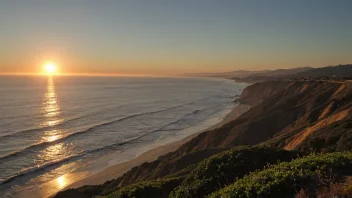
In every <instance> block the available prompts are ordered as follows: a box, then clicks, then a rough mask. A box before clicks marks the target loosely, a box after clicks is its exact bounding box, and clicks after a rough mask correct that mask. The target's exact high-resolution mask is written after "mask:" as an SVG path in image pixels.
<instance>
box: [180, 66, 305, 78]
mask: <svg viewBox="0 0 352 198" xmlns="http://www.w3.org/2000/svg"><path fill="white" fill-rule="evenodd" d="M310 69H312V68H311V67H298V68H292V69H277V70H260V71H247V70H237V71H231V72H223V73H188V74H184V76H190V77H216V78H229V79H247V78H256V77H265V78H268V79H269V78H270V77H279V76H286V75H294V74H297V73H300V72H304V71H308V70H310Z"/></svg>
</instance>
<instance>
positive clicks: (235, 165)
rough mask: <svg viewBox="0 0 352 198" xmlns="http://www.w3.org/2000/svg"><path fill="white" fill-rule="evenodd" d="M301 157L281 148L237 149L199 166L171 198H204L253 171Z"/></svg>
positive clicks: (173, 192)
mask: <svg viewBox="0 0 352 198" xmlns="http://www.w3.org/2000/svg"><path fill="white" fill-rule="evenodd" d="M297 156H298V153H297V152H294V151H286V150H282V149H278V148H270V147H249V146H241V147H235V148H233V149H230V150H228V151H225V152H222V153H219V154H217V155H214V156H212V157H210V158H208V159H206V160H203V161H202V162H200V163H198V164H197V166H196V168H195V169H194V170H193V171H192V172H191V173H190V174H188V175H187V176H186V179H185V180H184V181H183V182H182V184H181V185H180V186H179V187H177V188H176V189H175V190H174V191H172V192H171V194H170V197H180V198H187V197H204V196H206V195H208V194H210V193H212V192H214V191H216V190H217V189H221V188H223V187H224V186H225V185H228V184H231V183H233V182H234V181H235V180H236V179H237V178H239V177H243V176H244V175H246V174H248V173H250V172H252V171H255V170H257V169H262V168H263V167H264V166H266V165H268V164H276V163H278V162H280V161H281V162H282V161H291V160H292V159H293V158H296V157H297Z"/></svg>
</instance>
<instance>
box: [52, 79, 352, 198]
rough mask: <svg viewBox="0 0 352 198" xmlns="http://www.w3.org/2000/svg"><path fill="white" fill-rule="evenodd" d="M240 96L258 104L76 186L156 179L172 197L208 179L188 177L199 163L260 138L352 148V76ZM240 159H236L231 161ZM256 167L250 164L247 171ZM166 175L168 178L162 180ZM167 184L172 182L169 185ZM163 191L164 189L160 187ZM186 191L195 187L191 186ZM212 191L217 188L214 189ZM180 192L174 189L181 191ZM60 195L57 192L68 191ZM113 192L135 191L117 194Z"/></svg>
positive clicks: (277, 85) (262, 87)
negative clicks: (121, 170) (162, 151)
mask: <svg viewBox="0 0 352 198" xmlns="http://www.w3.org/2000/svg"><path fill="white" fill-rule="evenodd" d="M240 102H241V103H246V104H250V105H253V107H252V108H251V109H249V110H248V111H247V112H246V113H244V114H242V115H241V116H240V117H238V118H237V119H236V120H233V121H231V122H230V123H228V124H226V125H224V126H222V127H220V128H217V129H215V130H210V131H206V132H204V133H202V134H200V135H198V136H196V137H195V138H193V139H192V140H191V141H189V142H187V143H186V144H184V145H183V146H181V147H180V148H179V149H177V150H176V151H174V152H171V153H169V154H166V155H164V156H161V157H159V158H158V160H156V161H153V162H151V163H144V164H142V165H141V166H138V167H135V168H133V169H132V170H130V171H129V172H127V173H126V174H125V175H123V176H122V177H120V178H118V179H116V180H112V181H109V182H106V183H105V184H104V185H100V186H90V187H83V188H80V189H76V190H71V191H70V192H71V193H78V194H80V195H82V196H83V197H91V196H90V195H91V194H90V195H89V196H85V195H87V193H92V192H93V193H92V194H93V195H97V194H102V193H103V192H105V193H107V194H109V193H111V192H115V194H114V195H118V190H119V189H120V187H123V186H129V185H130V184H135V183H136V182H147V181H156V183H155V182H154V183H150V182H149V183H148V182H147V183H144V184H145V185H147V186H152V187H153V189H155V188H157V189H159V190H160V189H169V190H168V191H167V192H165V191H163V193H162V196H160V197H167V196H168V195H169V193H171V190H172V189H176V188H178V187H177V186H182V185H181V183H182V182H183V181H187V182H189V183H188V184H189V186H191V187H192V188H193V186H194V185H196V184H197V185H203V184H204V185H205V183H203V182H206V183H207V182H209V181H208V180H204V181H203V180H202V181H199V182H195V183H194V182H193V181H191V180H190V179H187V180H184V179H185V178H189V177H190V176H189V175H192V174H193V175H194V174H197V173H192V171H194V170H200V169H198V168H197V167H199V166H201V164H202V163H205V162H204V161H203V160H205V159H207V158H209V157H210V158H209V159H214V156H221V155H224V154H223V152H228V151H230V150H229V149H231V148H233V147H236V146H240V145H258V144H259V145H262V146H264V145H266V146H271V147H277V148H282V149H285V150H300V151H304V152H306V153H307V152H312V151H314V152H335V151H345V150H351V149H352V82H350V81H346V82H328V81H302V82H301V81H292V82H289V81H276V82H262V83H256V84H253V85H251V86H249V87H247V88H246V89H245V90H244V91H243V93H242V95H241V98H240ZM242 152H243V151H241V153H242ZM211 156H213V157H211ZM215 158H216V159H218V158H217V157H215ZM220 158H221V157H220ZM348 159H350V158H348ZM277 160H279V158H277ZM215 161H216V160H215ZM236 162H237V161H236ZM259 162H260V160H259V161H258V160H254V158H252V163H259ZM214 163H215V164H214V166H223V165H224V161H223V160H219V161H217V162H214ZM324 163H325V162H324ZM246 164H251V163H246ZM237 165H238V164H237V163H235V164H232V165H231V167H233V166H237ZM285 166H286V165H285ZM226 170H227V171H225V172H224V173H222V174H225V175H226V174H233V173H232V172H231V168H230V169H226ZM275 170H276V169H275ZM314 170H315V169H314ZM252 171H253V170H248V172H246V174H247V173H249V172H252ZM241 177H242V176H241ZM160 178H168V179H166V180H164V179H163V180H160V181H159V180H158V179H160ZM211 180H212V179H211ZM247 180H248V179H247ZM247 180H245V181H247ZM218 181H220V180H219V178H217V179H216V182H218ZM160 182H161V183H160ZM228 182H234V181H228ZM136 185H137V184H136ZM163 185H166V186H168V187H166V186H165V188H164V187H163ZM137 186H140V185H137ZM186 186H187V185H186ZM148 188H149V187H148ZM123 189H125V188H123ZM207 189H208V188H207ZM213 190H215V189H213ZM128 192H130V191H129V190H128ZM157 192H159V193H160V191H157ZM178 192H181V191H178ZM186 192H190V189H188V190H186ZM197 192H198V191H197ZM203 192H204V191H203ZM206 192H207V193H208V194H209V193H211V192H210V191H209V190H206ZM66 193H68V191H67V192H66ZM165 193H166V194H165ZM175 193H176V192H175ZM175 193H172V195H176V194H175ZM226 193H227V191H226ZM59 195H60V194H59ZM59 195H58V196H57V197H65V196H59ZM61 195H62V194H61ZM214 196H216V194H214ZM68 197H70V196H68ZM112 197H129V196H127V195H125V196H113V195H112ZM137 197H143V196H137ZM156 197H157V196H156ZM175 197H183V196H175Z"/></svg>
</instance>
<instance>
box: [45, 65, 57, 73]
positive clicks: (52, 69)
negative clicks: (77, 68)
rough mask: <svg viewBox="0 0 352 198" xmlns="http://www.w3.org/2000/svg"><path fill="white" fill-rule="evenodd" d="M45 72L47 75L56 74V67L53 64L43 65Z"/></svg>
mask: <svg viewBox="0 0 352 198" xmlns="http://www.w3.org/2000/svg"><path fill="white" fill-rule="evenodd" d="M45 71H46V73H47V74H54V73H55V72H56V66H55V64H54V63H47V64H45Z"/></svg>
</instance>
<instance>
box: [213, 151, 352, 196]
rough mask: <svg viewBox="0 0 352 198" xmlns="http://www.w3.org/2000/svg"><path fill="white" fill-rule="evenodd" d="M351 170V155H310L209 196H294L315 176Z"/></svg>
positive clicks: (347, 153)
mask: <svg viewBox="0 0 352 198" xmlns="http://www.w3.org/2000/svg"><path fill="white" fill-rule="evenodd" d="M351 168H352V152H344V153H340V152H337V153H329V154H319V155H316V154H314V155H310V156H308V157H305V158H301V159H296V160H293V161H292V162H283V163H280V164H278V165H275V166H272V167H270V168H268V169H266V170H263V171H257V172H254V173H251V174H250V175H248V176H245V177H244V178H242V179H239V180H237V181H236V182H235V183H233V184H231V185H229V186H227V187H225V188H223V189H221V190H219V191H217V192H215V193H213V194H211V195H210V196H209V197H212V198H214V197H222V198H224V197H240V198H243V197H251V198H252V197H294V195H295V194H296V192H298V191H299V190H300V188H301V187H302V186H303V185H307V184H309V182H311V181H313V179H314V178H315V177H316V175H318V174H322V173H324V172H327V171H328V170H333V171H339V172H341V171H342V172H343V171H348V169H351Z"/></svg>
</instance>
